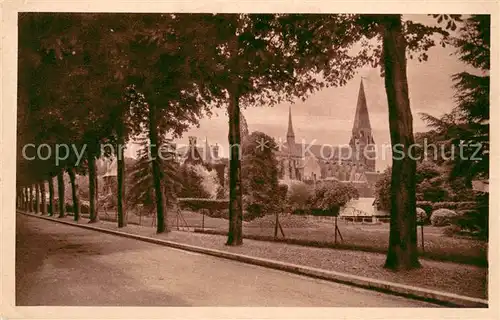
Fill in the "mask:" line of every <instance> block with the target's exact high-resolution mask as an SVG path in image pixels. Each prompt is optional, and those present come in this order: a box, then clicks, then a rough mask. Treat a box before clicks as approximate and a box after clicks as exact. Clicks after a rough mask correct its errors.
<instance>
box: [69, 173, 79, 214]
mask: <svg viewBox="0 0 500 320" xmlns="http://www.w3.org/2000/svg"><path fill="white" fill-rule="evenodd" d="M68 175H69V181H70V182H71V195H72V197H73V220H74V221H78V219H80V200H79V199H78V185H77V184H76V174H75V168H74V167H69V168H68Z"/></svg>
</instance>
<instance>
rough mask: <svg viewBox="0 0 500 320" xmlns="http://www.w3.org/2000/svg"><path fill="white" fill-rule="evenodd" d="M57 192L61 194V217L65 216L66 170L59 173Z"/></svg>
mask: <svg viewBox="0 0 500 320" xmlns="http://www.w3.org/2000/svg"><path fill="white" fill-rule="evenodd" d="M57 194H58V196H59V218H64V215H65V213H66V205H65V201H64V170H60V171H59V172H58V173H57Z"/></svg>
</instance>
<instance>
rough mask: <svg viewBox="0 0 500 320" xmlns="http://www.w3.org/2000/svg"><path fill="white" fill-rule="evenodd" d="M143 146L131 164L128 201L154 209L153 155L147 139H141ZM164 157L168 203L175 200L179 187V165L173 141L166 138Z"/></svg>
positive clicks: (128, 178) (163, 171)
mask: <svg viewBox="0 0 500 320" xmlns="http://www.w3.org/2000/svg"><path fill="white" fill-rule="evenodd" d="M138 142H139V143H140V144H142V148H141V149H139V151H138V152H137V155H138V159H137V161H136V162H135V163H134V164H133V165H131V171H130V173H129V174H128V175H127V185H128V192H127V193H126V194H127V202H128V203H129V204H130V205H132V206H135V207H137V206H141V207H144V208H147V209H148V210H152V209H153V208H154V207H155V192H154V183H153V171H152V165H151V162H152V157H151V150H150V147H149V143H148V140H147V139H145V138H144V139H139V140H138ZM164 145H165V146H167V148H165V149H164V150H163V154H162V157H163V158H164V159H165V160H164V161H162V162H161V164H162V177H161V178H162V184H163V189H164V193H163V194H164V196H165V200H166V203H167V205H170V206H171V205H172V204H173V202H175V191H176V190H177V188H179V180H178V178H177V171H178V167H179V166H178V165H177V163H176V162H175V161H174V158H173V154H172V152H173V151H172V150H173V146H172V145H171V141H170V140H168V139H166V140H165V141H164ZM169 145H170V148H168V146H169Z"/></svg>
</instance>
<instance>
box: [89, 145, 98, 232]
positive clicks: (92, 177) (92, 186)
mask: <svg viewBox="0 0 500 320" xmlns="http://www.w3.org/2000/svg"><path fill="white" fill-rule="evenodd" d="M88 164H89V211H90V213H89V215H90V217H89V223H94V222H97V221H98V220H99V219H98V215H97V206H96V195H97V174H96V167H95V157H94V156H93V155H89V159H88Z"/></svg>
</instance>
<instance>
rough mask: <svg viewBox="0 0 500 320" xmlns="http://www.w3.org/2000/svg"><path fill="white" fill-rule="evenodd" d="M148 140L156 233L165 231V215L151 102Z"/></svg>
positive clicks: (154, 111)
mask: <svg viewBox="0 0 500 320" xmlns="http://www.w3.org/2000/svg"><path fill="white" fill-rule="evenodd" d="M149 141H150V143H151V159H152V161H151V164H152V167H153V184H154V188H155V201H156V233H163V232H164V231H165V216H164V210H165V208H164V202H163V192H162V190H163V188H162V183H161V180H162V172H161V166H160V161H161V159H160V158H159V157H158V132H157V129H156V106H155V105H154V104H151V105H150V106H149Z"/></svg>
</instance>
